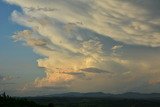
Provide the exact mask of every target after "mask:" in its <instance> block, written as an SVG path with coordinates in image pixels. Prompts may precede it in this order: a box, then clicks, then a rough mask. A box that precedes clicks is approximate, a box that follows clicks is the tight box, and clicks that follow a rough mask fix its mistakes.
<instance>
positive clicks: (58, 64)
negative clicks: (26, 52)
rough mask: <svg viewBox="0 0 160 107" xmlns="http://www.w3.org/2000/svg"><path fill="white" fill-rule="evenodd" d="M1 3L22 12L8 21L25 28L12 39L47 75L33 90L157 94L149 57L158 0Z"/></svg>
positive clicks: (157, 34)
mask: <svg viewBox="0 0 160 107" xmlns="http://www.w3.org/2000/svg"><path fill="white" fill-rule="evenodd" d="M5 1H6V2H8V3H10V4H14V5H18V6H20V7H21V8H22V12H18V11H13V13H12V20H13V21H14V22H16V23H18V24H20V25H22V26H25V27H28V30H24V31H18V32H16V33H15V34H14V36H13V38H14V40H15V41H24V42H25V43H26V44H27V45H28V46H30V47H32V48H33V50H34V51H35V52H36V53H37V54H40V55H42V56H44V57H45V58H42V59H38V60H37V62H38V66H39V67H41V68H42V69H44V70H45V73H46V76H45V77H43V78H37V79H35V82H34V83H33V85H34V86H35V87H36V88H42V87H54V88H53V89H55V87H63V88H64V87H66V89H67V90H70V91H105V92H123V91H132V90H133V91H134V90H135V91H137V90H139V91H144V90H146V91H148V90H150V88H153V90H154V91H155V90H157V88H154V87H152V85H155V84H157V83H159V82H160V79H158V76H157V75H159V74H160V72H159V71H158V69H159V67H158V64H159V62H158V59H159V58H158V54H154V52H155V51H156V50H157V53H159V52H160V51H159V46H160V30H159V29H160V11H159V10H160V1H159V0H5ZM140 50H144V52H142V51H140ZM132 51H134V52H135V54H133V53H132ZM145 51H147V52H148V53H145ZM136 52H138V53H136ZM139 55H140V56H141V57H139ZM147 55H149V56H150V57H152V58H148V56H147ZM138 57H139V58H138ZM153 59H155V60H154V64H153V63H151V62H150V61H151V60H153ZM124 86H125V88H124ZM144 86H146V87H147V88H144Z"/></svg>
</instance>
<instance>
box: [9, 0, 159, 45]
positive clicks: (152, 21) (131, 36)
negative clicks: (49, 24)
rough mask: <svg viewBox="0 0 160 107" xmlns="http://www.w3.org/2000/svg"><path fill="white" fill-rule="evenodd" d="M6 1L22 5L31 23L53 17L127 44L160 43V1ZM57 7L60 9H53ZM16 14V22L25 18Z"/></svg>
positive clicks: (24, 23)
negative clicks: (38, 19)
mask: <svg viewBox="0 0 160 107" xmlns="http://www.w3.org/2000/svg"><path fill="white" fill-rule="evenodd" d="M6 2H8V3H11V4H16V5H19V6H21V7H22V8H23V11H24V14H25V15H26V17H28V18H29V19H30V21H31V22H33V20H34V18H35V19H37V18H40V17H43V16H44V17H50V18H52V19H55V20H58V21H60V22H62V23H64V24H66V23H73V24H75V25H76V26H79V27H83V28H87V29H91V30H93V31H95V32H98V33H100V34H102V35H103V36H109V37H111V38H113V39H115V40H117V41H121V42H124V43H127V44H135V45H146V46H153V47H157V46H159V45H160V43H159V42H158V41H159V36H158V35H159V34H160V32H159V28H160V23H159V18H160V16H159V13H158V12H156V11H157V10H159V5H158V4H159V1H157V0H155V1H149V0H147V1H146V0H135V1H134V2H133V1H126V0H112V1H106V0H101V1H96V0H76V1H74V2H73V1H72V0H67V1H65V0H63V1H55V0H52V1H51V0H47V1H46V2H45V3H44V2H43V1H36V0H34V1H33V0H28V1H25V2H24V1H22V0H6ZM33 4H34V5H33ZM48 4H49V5H48ZM55 9H56V10H57V11H53V10H55ZM137 9H138V10H139V11H138V12H137ZM42 10H43V11H42ZM50 10H52V11H50ZM41 15H42V16H41ZM61 15H63V16H65V17H62V16H61ZM13 17H14V18H13V19H14V20H15V21H16V20H17V19H16V17H23V18H24V19H25V17H24V16H23V15H22V14H20V13H17V12H14V13H13ZM24 19H20V20H21V21H17V22H19V23H21V22H23V23H21V24H22V25H25V26H27V27H36V26H37V25H35V24H33V23H32V24H30V25H28V24H29V23H30V22H27V21H24ZM43 22H44V21H42V23H43ZM77 22H80V23H83V24H78V23H77ZM36 23H37V22H36ZM56 27H57V26H56Z"/></svg>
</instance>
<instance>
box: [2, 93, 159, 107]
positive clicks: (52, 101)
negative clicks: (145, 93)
mask: <svg viewBox="0 0 160 107" xmlns="http://www.w3.org/2000/svg"><path fill="white" fill-rule="evenodd" d="M0 107H160V100H159V99H132V98H128V99H127V98H113V97H101V98H100V97H99V98H96V97H66V96H65V97H62V96H61V97H55V96H54V97H26V98H11V97H9V96H6V95H1V97H0Z"/></svg>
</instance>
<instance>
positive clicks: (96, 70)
mask: <svg viewBox="0 0 160 107" xmlns="http://www.w3.org/2000/svg"><path fill="white" fill-rule="evenodd" d="M81 71H84V72H89V73H109V72H108V71H105V70H101V69H98V68H93V67H91V68H84V69H81Z"/></svg>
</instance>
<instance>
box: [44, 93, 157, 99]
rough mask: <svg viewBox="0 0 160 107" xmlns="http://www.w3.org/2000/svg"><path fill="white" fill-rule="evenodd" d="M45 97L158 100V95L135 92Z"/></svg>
mask: <svg viewBox="0 0 160 107" xmlns="http://www.w3.org/2000/svg"><path fill="white" fill-rule="evenodd" d="M46 97H95V98H104V97H105V98H107V97H108V98H125V99H157V100H160V93H151V94H142V93H136V92H128V93H123V94H106V93H103V92H90V93H79V92H69V93H62V94H54V95H48V96H46Z"/></svg>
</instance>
